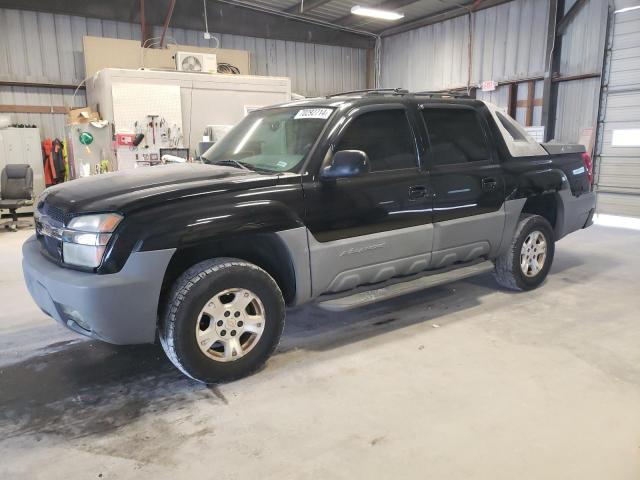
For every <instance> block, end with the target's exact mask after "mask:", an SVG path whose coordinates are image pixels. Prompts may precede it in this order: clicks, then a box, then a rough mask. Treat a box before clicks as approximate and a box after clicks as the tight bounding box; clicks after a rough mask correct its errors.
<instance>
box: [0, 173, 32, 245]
mask: <svg viewBox="0 0 640 480" xmlns="http://www.w3.org/2000/svg"><path fill="white" fill-rule="evenodd" d="M32 195H33V170H32V169H31V167H30V166H29V165H26V164H10V165H7V166H5V167H4V168H3V169H2V174H1V177H0V210H9V213H10V214H11V220H10V221H9V222H5V223H4V227H5V228H8V229H10V230H12V231H14V232H15V231H16V230H17V229H18V227H20V226H32V225H33V223H32V222H30V221H19V220H18V214H17V213H16V210H17V209H18V208H20V207H26V206H28V205H33V201H32Z"/></svg>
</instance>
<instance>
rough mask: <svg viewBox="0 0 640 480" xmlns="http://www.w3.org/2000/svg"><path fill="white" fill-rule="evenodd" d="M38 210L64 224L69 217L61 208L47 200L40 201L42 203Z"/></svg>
mask: <svg viewBox="0 0 640 480" xmlns="http://www.w3.org/2000/svg"><path fill="white" fill-rule="evenodd" d="M38 210H39V211H40V213H42V214H43V215H46V216H47V217H49V218H50V219H52V220H54V221H55V222H58V223H62V224H64V223H65V220H66V219H67V218H66V217H67V216H66V215H65V214H64V212H63V211H62V209H61V208H58V207H54V206H53V205H50V204H48V203H46V202H40V204H39V205H38Z"/></svg>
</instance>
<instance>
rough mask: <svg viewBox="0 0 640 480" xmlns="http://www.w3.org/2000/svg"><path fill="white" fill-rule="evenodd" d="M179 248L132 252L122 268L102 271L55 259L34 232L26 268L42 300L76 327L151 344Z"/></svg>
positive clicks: (30, 285) (94, 335)
mask: <svg viewBox="0 0 640 480" xmlns="http://www.w3.org/2000/svg"><path fill="white" fill-rule="evenodd" d="M174 252H175V249H167V250H155V251H151V252H136V253H132V254H131V255H130V256H129V259H128V260H127V263H126V264H125V265H124V267H123V268H122V270H121V271H120V272H118V273H113V274H109V275H97V274H94V273H85V272H79V271H77V270H70V269H67V268H62V267H59V266H58V265H55V264H54V263H52V262H50V261H49V260H47V259H46V258H45V257H44V256H43V255H42V253H41V252H40V244H39V242H38V241H37V240H36V237H35V236H33V237H30V238H29V239H28V240H27V241H26V242H25V243H24V245H23V247H22V255H23V259H22V270H23V273H24V279H25V282H26V284H27V288H28V290H29V293H30V294H31V296H32V297H33V299H34V300H35V302H36V304H38V306H39V307H40V308H41V309H42V310H43V311H44V312H45V313H46V314H47V315H49V316H50V317H52V318H54V319H55V320H56V321H57V322H59V323H61V324H63V325H64V326H66V327H68V328H70V329H71V330H73V331H75V332H78V333H81V334H83V335H87V336H89V337H92V338H96V339H99V340H102V341H105V342H108V343H115V344H119V345H126V344H136V343H150V342H153V341H154V340H155V331H156V324H157V316H158V299H159V297H160V289H161V287H162V280H163V277H164V273H165V271H166V268H167V265H168V264H169V261H170V260H171V257H172V255H173V253H174ZM77 320H78V321H77Z"/></svg>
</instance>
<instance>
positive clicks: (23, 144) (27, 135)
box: [0, 128, 45, 213]
mask: <svg viewBox="0 0 640 480" xmlns="http://www.w3.org/2000/svg"><path fill="white" fill-rule="evenodd" d="M13 163H27V164H29V165H31V168H32V169H33V197H34V199H35V197H37V196H38V195H40V193H42V191H43V190H44V189H45V184H44V167H43V161H42V146H41V144H40V130H38V129H37V128H5V129H2V130H0V171H1V170H2V169H3V168H4V166H5V165H7V164H13ZM17 211H18V213H27V212H32V211H33V207H31V206H30V207H23V208H19V209H18V210H17ZM2 213H7V212H5V211H3V212H2Z"/></svg>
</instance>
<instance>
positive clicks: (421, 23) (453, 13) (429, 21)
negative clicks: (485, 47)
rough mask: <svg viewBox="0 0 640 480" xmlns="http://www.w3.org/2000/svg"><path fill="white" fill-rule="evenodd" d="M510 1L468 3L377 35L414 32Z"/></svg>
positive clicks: (486, 0)
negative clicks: (470, 10)
mask: <svg viewBox="0 0 640 480" xmlns="http://www.w3.org/2000/svg"><path fill="white" fill-rule="evenodd" d="M512 1H513V0H484V1H483V2H482V3H479V4H478V2H477V1H474V2H469V3H467V4H465V5H462V6H459V7H455V8H451V9H449V10H445V11H443V12H440V13H435V14H431V15H426V16H424V17H420V18H416V19H414V20H408V21H406V22H404V23H401V24H399V25H396V26H393V27H390V28H386V29H384V30H381V31H380V32H379V33H380V35H382V36H383V37H388V36H389V35H396V34H398V33H403V32H407V31H409V30H414V29H416V28H421V27H426V26H428V25H433V24H434V23H440V22H444V21H446V20H451V19H452V18H456V17H461V16H463V15H467V14H468V13H469V9H472V10H473V11H474V12H477V11H479V10H484V9H486V8H491V7H495V6H497V5H501V4H503V3H508V2H512Z"/></svg>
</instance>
